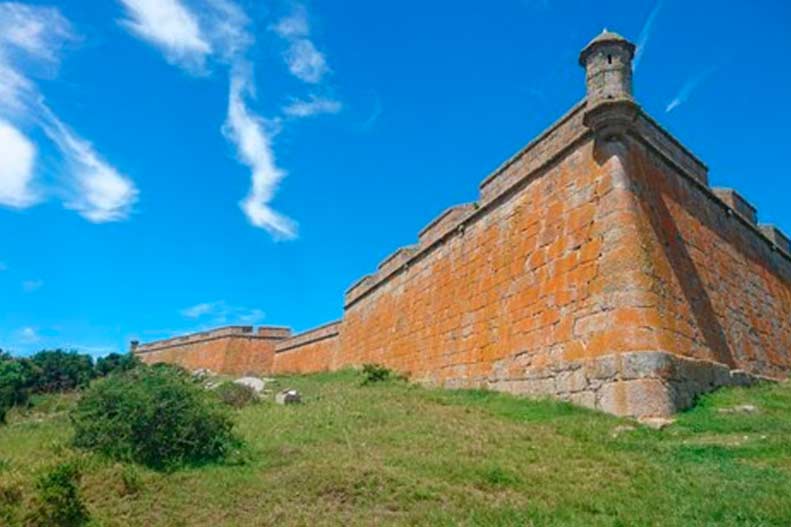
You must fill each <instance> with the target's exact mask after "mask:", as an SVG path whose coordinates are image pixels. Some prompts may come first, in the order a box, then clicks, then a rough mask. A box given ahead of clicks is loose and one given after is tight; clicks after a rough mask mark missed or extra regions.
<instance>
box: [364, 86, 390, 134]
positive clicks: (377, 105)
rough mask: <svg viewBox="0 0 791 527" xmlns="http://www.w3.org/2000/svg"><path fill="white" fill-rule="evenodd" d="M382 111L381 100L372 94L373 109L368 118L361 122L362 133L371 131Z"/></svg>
mask: <svg viewBox="0 0 791 527" xmlns="http://www.w3.org/2000/svg"><path fill="white" fill-rule="evenodd" d="M382 111H384V110H383V108H382V100H381V98H380V97H379V95H377V94H374V106H373V109H372V110H371V113H370V114H369V115H368V117H367V118H366V119H365V120H364V121H363V122H362V124H361V125H360V128H361V129H362V130H363V131H369V130H371V129H372V128H373V127H374V125H375V124H376V121H378V120H379V117H380V116H381V115H382Z"/></svg>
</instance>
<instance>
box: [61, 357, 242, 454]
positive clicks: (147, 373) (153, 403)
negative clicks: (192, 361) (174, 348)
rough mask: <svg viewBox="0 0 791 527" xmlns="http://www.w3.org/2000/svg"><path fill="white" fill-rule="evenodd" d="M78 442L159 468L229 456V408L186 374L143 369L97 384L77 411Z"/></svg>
mask: <svg viewBox="0 0 791 527" xmlns="http://www.w3.org/2000/svg"><path fill="white" fill-rule="evenodd" d="M71 421H72V423H73V425H74V430H75V435H74V443H75V445H76V446H78V447H82V448H88V449H91V450H94V451H98V452H101V453H103V454H106V455H108V456H110V457H112V458H115V459H118V460H122V461H133V462H137V463H140V464H143V465H146V466H149V467H152V468H156V469H172V468H175V467H177V466H180V465H184V464H188V463H189V464H195V463H204V462H209V461H215V460H219V459H221V458H224V457H225V456H226V455H227V454H228V453H230V451H231V450H232V449H233V448H234V447H235V446H237V445H238V440H237V439H236V437H235V436H234V434H233V431H232V428H233V423H232V421H231V419H230V416H229V415H228V412H227V410H225V409H223V408H222V405H221V404H220V403H219V401H218V400H217V399H216V397H215V396H213V395H212V394H211V393H208V392H206V391H205V390H203V389H202V388H201V387H200V386H199V385H198V384H196V383H195V382H193V381H192V380H191V379H190V377H189V375H188V374H186V373H185V372H184V371H183V370H179V369H176V368H167V367H148V366H140V367H138V368H135V369H133V370H129V371H127V372H124V373H121V374H118V375H111V376H109V377H106V378H104V379H100V380H98V381H96V382H95V383H93V384H92V385H91V387H90V388H88V389H87V390H86V391H85V393H84V394H83V395H82V397H81V398H80V401H79V402H78V403H77V406H76V407H75V408H74V409H73V410H72V413H71Z"/></svg>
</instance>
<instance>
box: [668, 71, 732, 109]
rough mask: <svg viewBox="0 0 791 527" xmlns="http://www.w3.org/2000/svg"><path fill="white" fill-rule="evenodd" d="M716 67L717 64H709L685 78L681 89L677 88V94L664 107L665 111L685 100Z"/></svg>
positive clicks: (676, 106)
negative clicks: (709, 65)
mask: <svg viewBox="0 0 791 527" xmlns="http://www.w3.org/2000/svg"><path fill="white" fill-rule="evenodd" d="M718 68H719V66H711V67H709V68H706V69H705V70H703V71H701V72H700V73H698V74H696V75H693V76H692V77H690V78H689V79H688V80H687V82H685V83H684V85H683V86H682V87H681V90H679V92H678V94H677V95H676V96H675V97H674V98H673V100H672V101H670V102H669V103H668V105H667V107H666V108H665V112H667V113H669V112H672V111H673V110H675V109H676V108H678V107H679V106H681V105H682V104H684V103H685V102H687V100H688V99H689V97H690V96H691V95H692V93H693V92H694V91H695V90H697V89H698V87H699V86H700V85H701V84H702V83H703V82H704V81H705V80H706V79H708V78H709V77H710V76H711V75H712V74H713V73H714V72H715V71H717V69H718Z"/></svg>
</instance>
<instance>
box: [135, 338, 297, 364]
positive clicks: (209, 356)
mask: <svg viewBox="0 0 791 527" xmlns="http://www.w3.org/2000/svg"><path fill="white" fill-rule="evenodd" d="M289 334H290V332H289V331H288V330H285V329H283V328H261V329H260V330H259V333H258V334H254V333H252V328H242V329H241V330H240V329H239V328H222V329H219V330H215V331H211V332H205V333H198V334H194V335H189V336H186V337H180V338H175V339H169V340H165V341H160V342H156V343H152V344H149V345H143V346H139V347H137V348H136V349H135V353H136V354H137V356H138V357H140V359H141V360H142V361H143V362H145V363H147V364H155V363H160V362H165V363H170V364H178V365H180V366H183V367H184V368H186V369H188V370H197V369H202V368H205V369H209V370H211V371H213V372H215V373H222V374H228V375H247V374H262V373H268V372H270V371H271V370H272V363H273V360H274V354H275V344H276V343H277V342H278V341H280V340H282V339H283V338H285V337H286V336H287V335H289Z"/></svg>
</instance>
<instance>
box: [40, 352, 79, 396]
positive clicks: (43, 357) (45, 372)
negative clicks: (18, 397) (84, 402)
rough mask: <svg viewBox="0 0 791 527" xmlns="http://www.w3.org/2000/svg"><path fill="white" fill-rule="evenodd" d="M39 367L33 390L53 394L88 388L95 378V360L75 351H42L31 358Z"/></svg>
mask: <svg viewBox="0 0 791 527" xmlns="http://www.w3.org/2000/svg"><path fill="white" fill-rule="evenodd" d="M31 361H32V362H33V365H34V366H36V367H37V374H36V378H35V382H34V384H33V390H34V391H35V392H38V393H53V392H64V391H69V390H74V389H76V388H82V387H84V386H86V385H87V384H88V383H89V382H90V381H91V379H92V378H93V376H94V371H93V360H92V359H91V357H90V356H89V355H80V354H78V353H76V352H74V351H71V352H67V351H63V350H50V351H40V352H38V353H36V354H35V355H33V357H31Z"/></svg>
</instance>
